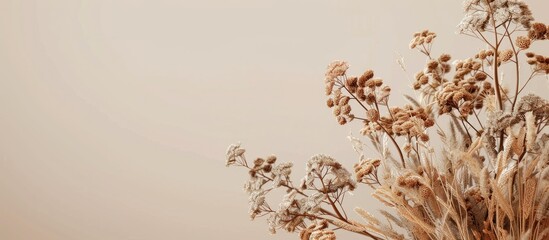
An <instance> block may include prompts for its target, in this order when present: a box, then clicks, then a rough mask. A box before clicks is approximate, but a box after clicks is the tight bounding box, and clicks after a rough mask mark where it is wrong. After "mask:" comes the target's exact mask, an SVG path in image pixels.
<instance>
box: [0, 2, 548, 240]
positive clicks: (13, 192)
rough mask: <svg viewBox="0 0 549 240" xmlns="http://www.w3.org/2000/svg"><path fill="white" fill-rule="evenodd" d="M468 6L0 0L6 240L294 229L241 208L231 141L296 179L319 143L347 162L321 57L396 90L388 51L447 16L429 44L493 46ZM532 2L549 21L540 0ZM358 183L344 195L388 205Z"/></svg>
mask: <svg viewBox="0 0 549 240" xmlns="http://www.w3.org/2000/svg"><path fill="white" fill-rule="evenodd" d="M460 5H461V3H460V1H442V0H438V1H437V0H416V1H404V0H402V1H369V0H343V1H334V0H330V1H327V0H264V1H258V0H206V1H193V2H191V1H185V0H155V1H153V0H149V1H144V0H93V1H92V0H88V1H85V0H81V1H75V0H35V1H32V0H13V1H10V0H0V239H9V240H12V239H13V240H17V239H44V240H49V239H77V240H80V239H82V240H84V239H86V240H87V239H104V240H108V239H113V240H114V239H122V240H126V239H136V240H137V239H296V237H295V236H291V237H290V236H289V235H285V234H280V235H276V236H270V235H268V233H267V226H266V224H265V222H264V220H258V221H256V222H250V221H249V217H248V215H247V208H248V206H247V198H246V195H245V194H244V193H243V192H242V189H241V186H242V183H243V182H244V180H245V173H244V172H243V171H240V170H239V169H227V168H225V166H224V152H225V149H226V147H227V146H228V145H229V144H230V143H234V142H237V141H241V142H242V143H243V144H244V146H245V147H246V148H247V149H248V153H249V157H250V158H252V157H254V156H265V155H267V154H270V153H276V154H278V155H279V157H280V159H281V160H286V161H288V160H290V161H294V162H295V164H296V167H297V170H296V175H295V177H296V178H300V177H301V176H300V175H299V173H302V172H303V170H302V168H303V166H304V162H305V161H306V160H307V158H308V157H309V156H311V155H313V154H315V153H327V154H331V155H333V156H334V157H336V158H338V159H340V160H341V161H342V162H344V163H345V164H346V165H347V166H349V167H351V165H352V163H353V162H354V160H355V155H354V153H353V152H352V149H351V147H350V145H349V143H348V142H347V140H346V138H345V137H346V136H347V135H348V133H349V131H350V130H351V127H350V126H345V127H339V126H338V125H337V124H336V122H335V119H333V117H332V116H331V113H330V110H329V109H327V108H325V107H324V99H325V97H324V96H323V74H324V69H325V66H326V65H327V64H328V63H329V62H330V61H331V60H334V59H346V60H348V61H349V62H350V63H351V65H352V69H351V72H354V73H355V74H359V73H361V71H363V70H364V69H366V68H373V69H375V70H376V73H377V75H378V76H380V77H383V78H385V79H386V81H387V83H388V84H390V85H392V86H393V88H394V89H395V91H394V94H395V96H396V97H394V99H395V98H397V99H398V95H399V94H400V93H402V92H407V91H408V90H407V85H408V84H409V82H408V80H407V75H406V74H404V73H403V72H402V71H401V70H400V67H399V66H398V65H397V64H396V62H395V59H396V58H397V57H398V56H399V54H401V55H402V56H404V58H405V59H406V61H407V65H408V67H409V69H410V75H411V74H413V73H414V72H415V71H416V70H417V69H418V68H419V67H421V62H422V61H423V60H424V59H423V58H422V57H420V56H419V55H417V54H415V52H414V51H411V50H409V49H408V48H407V45H408V42H409V39H410V35H411V34H412V33H413V32H414V31H417V30H421V29H423V28H429V29H431V30H433V31H435V32H437V33H438V36H439V37H438V39H437V40H438V41H437V43H436V44H435V50H434V51H435V53H437V54H440V53H441V49H452V50H450V51H448V52H449V53H451V54H454V56H457V57H459V58H464V57H468V56H470V55H468V54H471V53H472V51H476V50H478V49H479V48H481V47H483V45H482V44H480V42H478V41H475V40H473V39H470V38H468V37H465V36H458V35H455V33H454V32H455V26H456V25H457V24H458V23H459V21H460V19H461V17H462V12H461V6H460ZM530 5H531V7H532V9H533V11H534V14H535V16H536V17H537V18H538V20H540V21H542V22H546V23H549V16H548V15H547V14H546V10H547V9H548V8H549V3H547V1H530ZM545 44H546V45H547V43H545ZM547 49H548V48H547V47H545V52H544V53H545V54H547V53H548V52H547ZM465 50H470V51H469V52H468V51H465ZM414 61H415V62H416V63H415V64H414V63H413V62H414ZM544 81H546V80H539V82H537V83H538V86H540V87H541V89H542V90H543V91H546V90H547V89H548V88H547V84H546V82H544ZM355 129H356V128H355ZM361 191H362V192H359V193H357V194H355V196H354V197H351V198H350V202H349V206H350V207H352V206H354V205H361V206H365V207H367V208H368V209H370V210H373V209H375V208H376V207H378V206H379V205H377V203H376V202H375V201H373V200H372V199H370V197H369V196H368V195H367V192H363V190H361ZM360 193H362V195H361V194H360ZM342 236H344V237H346V238H343V239H352V237H351V236H352V235H342Z"/></svg>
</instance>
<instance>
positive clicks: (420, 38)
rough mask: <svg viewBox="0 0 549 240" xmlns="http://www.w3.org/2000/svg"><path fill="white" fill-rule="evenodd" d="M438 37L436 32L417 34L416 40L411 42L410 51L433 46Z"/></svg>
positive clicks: (415, 34) (424, 31) (426, 31)
mask: <svg viewBox="0 0 549 240" xmlns="http://www.w3.org/2000/svg"><path fill="white" fill-rule="evenodd" d="M436 37H437V34H436V33H434V32H430V31H429V30H423V31H421V32H416V33H414V38H413V39H412V41H411V42H410V49H414V48H416V47H418V46H425V45H428V44H431V43H432V42H433V40H434V39H435V38H436Z"/></svg>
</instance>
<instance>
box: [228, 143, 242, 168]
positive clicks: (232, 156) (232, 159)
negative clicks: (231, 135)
mask: <svg viewBox="0 0 549 240" xmlns="http://www.w3.org/2000/svg"><path fill="white" fill-rule="evenodd" d="M244 152H246V150H245V149H243V148H240V143H238V144H231V145H230V146H229V148H227V152H226V159H227V161H226V166H230V165H232V164H234V163H236V159H237V158H238V157H243V156H244Z"/></svg>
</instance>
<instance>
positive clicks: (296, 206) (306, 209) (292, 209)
mask: <svg viewBox="0 0 549 240" xmlns="http://www.w3.org/2000/svg"><path fill="white" fill-rule="evenodd" d="M325 198H326V195H325V194H322V193H318V192H317V193H315V194H312V195H310V196H308V197H302V198H298V192H297V191H296V190H295V189H294V190H291V191H290V192H289V193H288V194H286V195H285V196H284V198H283V199H282V202H281V203H280V205H279V207H278V210H276V211H275V212H272V213H271V214H270V215H269V218H268V222H269V230H270V231H271V233H276V230H277V229H284V230H286V231H288V232H294V231H295V230H297V229H303V228H305V222H304V220H305V219H308V218H310V217H311V218H312V217H314V216H315V214H316V213H318V211H319V210H320V205H321V204H322V202H323V201H324V199H325Z"/></svg>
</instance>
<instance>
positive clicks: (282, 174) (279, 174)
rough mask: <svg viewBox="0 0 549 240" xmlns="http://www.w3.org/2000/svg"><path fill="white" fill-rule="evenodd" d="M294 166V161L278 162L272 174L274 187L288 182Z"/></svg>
mask: <svg viewBox="0 0 549 240" xmlns="http://www.w3.org/2000/svg"><path fill="white" fill-rule="evenodd" d="M293 166H294V164H293V163H291V162H287V163H281V164H278V165H277V166H276V167H274V168H273V170H272V175H273V185H274V187H279V186H281V185H282V184H285V183H286V179H287V178H288V177H289V176H290V174H291V173H292V167H293Z"/></svg>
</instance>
